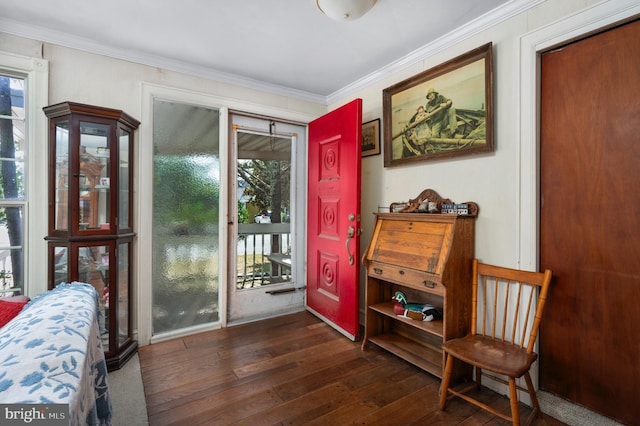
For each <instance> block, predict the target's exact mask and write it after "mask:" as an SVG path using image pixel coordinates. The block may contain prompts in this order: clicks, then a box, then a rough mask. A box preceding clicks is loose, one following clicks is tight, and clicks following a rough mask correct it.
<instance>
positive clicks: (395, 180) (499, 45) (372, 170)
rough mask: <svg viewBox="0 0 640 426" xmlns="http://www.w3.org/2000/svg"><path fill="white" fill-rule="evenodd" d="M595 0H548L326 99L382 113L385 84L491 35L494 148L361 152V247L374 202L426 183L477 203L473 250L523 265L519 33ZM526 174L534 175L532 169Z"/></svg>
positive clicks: (411, 192) (370, 114)
mask: <svg viewBox="0 0 640 426" xmlns="http://www.w3.org/2000/svg"><path fill="white" fill-rule="evenodd" d="M598 3H602V2H598V1H595V0H591V1H589V0H547V1H546V2H544V3H542V4H540V5H538V6H536V7H534V8H532V9H530V10H529V11H527V12H524V13H521V14H519V15H517V16H514V17H511V18H509V19H507V20H505V21H503V22H502V23H500V24H498V25H495V26H493V27H491V28H489V29H486V30H484V31H482V32H481V33H479V34H476V35H473V36H471V37H469V38H468V39H466V40H464V41H461V42H459V43H457V44H454V45H452V46H451V47H450V48H448V49H446V50H444V51H441V52H439V53H437V54H435V55H433V56H432V57H429V58H426V59H424V60H422V61H421V62H420V63H416V64H413V65H412V66H410V67H409V68H407V69H404V70H402V71H399V72H397V73H395V74H393V75H391V76H389V77H387V78H385V79H384V81H380V82H377V83H375V84H372V85H371V86H369V87H367V88H365V89H363V90H361V91H358V92H357V93H353V94H350V95H349V97H345V98H343V99H339V100H337V101H335V102H333V103H332V104H331V105H330V106H329V109H330V110H331V109H334V108H336V107H338V106H340V105H342V104H344V103H346V102H348V101H349V100H351V99H352V98H355V97H360V98H362V99H363V121H364V122H366V121H369V120H373V119H375V118H381V119H382V113H383V111H382V91H383V90H384V89H385V88H386V87H389V86H391V85H393V84H395V83H398V82H400V81H402V80H404V79H406V78H409V77H412V76H414V75H415V74H418V73H420V72H422V71H425V70H428V69H430V68H433V67H435V66H437V65H439V64H441V63H443V62H445V61H447V60H450V59H452V58H455V57H457V56H459V55H461V54H463V53H465V52H467V51H469V50H472V49H474V48H476V47H479V46H481V45H483V44H485V43H488V42H493V46H494V117H495V120H494V121H495V123H494V126H495V127H494V129H495V133H494V138H495V139H494V140H495V151H494V152H493V153H490V154H482V155H474V156H469V157H458V158H456V159H446V160H439V161H431V162H424V163H419V164H412V165H403V166H395V167H390V168H385V167H384V165H383V154H381V155H377V156H371V157H365V158H363V160H362V186H363V187H362V227H363V236H362V238H363V240H362V241H363V247H362V250H363V251H364V250H366V242H367V241H369V240H370V237H371V232H372V228H373V225H374V217H373V215H372V214H371V213H372V212H375V211H377V209H378V206H387V207H388V206H389V204H390V203H391V202H394V201H407V200H409V199H410V198H415V197H416V196H417V195H418V194H419V193H420V192H421V191H422V190H424V189H426V188H431V189H434V190H436V191H437V192H438V193H439V194H440V195H441V196H443V197H446V198H450V199H452V200H453V201H456V202H465V201H475V202H477V203H478V205H479V207H480V213H479V216H478V219H477V222H476V256H478V257H479V258H481V259H482V260H483V261H485V262H489V263H496V264H500V265H503V266H511V267H520V266H521V265H520V259H519V253H520V248H519V239H518V235H519V230H520V226H521V224H520V215H519V209H520V185H521V181H520V167H519V162H520V146H519V143H520V141H519V139H520V124H519V121H520V110H521V105H520V104H519V96H518V95H519V93H520V85H521V83H520V43H521V37H522V36H524V35H525V34H527V33H530V32H532V31H535V30H537V29H540V28H542V27H543V26H546V25H548V24H550V23H552V22H554V21H557V20H560V19H563V18H565V17H567V16H568V15H571V14H574V13H576V12H578V11H581V10H583V9H585V8H587V7H589V6H592V5H595V4H598ZM604 3H607V2H604ZM612 3H613V2H612ZM381 132H383V131H382V130H381ZM381 143H383V141H381ZM531 179H535V176H532V177H531ZM534 267H535V265H534Z"/></svg>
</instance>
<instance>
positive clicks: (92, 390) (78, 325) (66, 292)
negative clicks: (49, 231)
mask: <svg viewBox="0 0 640 426" xmlns="http://www.w3.org/2000/svg"><path fill="white" fill-rule="evenodd" d="M0 403H2V404H14V403H15V404H69V416H70V419H69V424H71V425H82V426H84V425H110V424H111V413H112V407H111V397H110V395H109V387H108V384H107V366H106V362H105V357H104V352H103V350H102V342H101V340H100V332H99V328H98V293H97V292H96V290H95V289H94V288H93V287H92V286H91V285H89V284H85V283H77V282H74V283H71V284H61V285H59V286H58V287H56V288H55V289H53V290H51V291H48V292H46V293H43V294H41V295H39V296H37V297H35V298H34V299H33V300H32V301H31V302H30V303H29V304H28V305H27V306H25V308H24V309H23V310H22V312H20V314H19V315H18V316H17V317H15V318H14V319H12V320H11V321H10V322H9V323H7V324H6V325H5V326H4V327H2V328H0Z"/></svg>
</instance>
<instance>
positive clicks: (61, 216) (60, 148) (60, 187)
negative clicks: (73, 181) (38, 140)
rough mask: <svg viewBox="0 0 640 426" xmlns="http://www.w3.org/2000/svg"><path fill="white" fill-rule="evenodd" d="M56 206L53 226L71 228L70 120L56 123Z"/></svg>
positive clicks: (60, 229) (59, 229)
mask: <svg viewBox="0 0 640 426" xmlns="http://www.w3.org/2000/svg"><path fill="white" fill-rule="evenodd" d="M53 141H54V143H55V146H54V148H53V152H55V174H54V185H55V195H54V197H55V208H54V212H53V215H54V222H53V228H54V230H56V231H68V230H69V183H70V182H69V122H68V121H61V122H58V123H56V125H55V138H54V139H53Z"/></svg>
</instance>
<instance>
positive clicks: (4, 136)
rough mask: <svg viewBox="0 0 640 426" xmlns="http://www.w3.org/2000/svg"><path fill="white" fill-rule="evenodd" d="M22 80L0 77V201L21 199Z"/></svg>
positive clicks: (22, 140) (22, 142)
mask: <svg viewBox="0 0 640 426" xmlns="http://www.w3.org/2000/svg"><path fill="white" fill-rule="evenodd" d="M24 111H25V109H24V80H23V79H19V78H12V77H8V76H1V75H0V160H1V161H0V183H1V185H0V198H2V199H5V200H22V199H24V181H23V180H24V166H23V164H22V162H23V161H24V146H25V145H24V142H25V139H24V137H25V128H24V123H25V120H24Z"/></svg>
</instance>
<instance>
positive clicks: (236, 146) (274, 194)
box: [228, 115, 304, 322]
mask: <svg viewBox="0 0 640 426" xmlns="http://www.w3.org/2000/svg"><path fill="white" fill-rule="evenodd" d="M231 119H232V122H233V134H232V137H231V138H230V142H231V144H232V146H231V147H230V154H232V155H233V157H232V158H234V160H233V161H231V162H230V163H231V164H230V167H229V168H230V176H231V178H230V182H233V184H234V185H235V188H234V189H232V190H231V191H230V198H231V199H230V203H229V206H230V210H231V211H232V212H233V213H235V219H234V220H231V221H230V231H229V234H230V238H229V245H230V247H229V257H230V259H229V265H230V268H229V288H228V291H229V307H228V308H229V311H228V312H229V320H230V322H238V321H247V320H251V319H256V318H261V317H266V316H269V315H271V314H273V313H276V312H284V311H287V310H292V309H295V308H296V307H297V308H298V309H299V308H301V307H302V303H303V296H304V288H303V286H300V285H299V284H296V283H299V282H300V281H299V280H297V279H296V273H298V268H297V265H296V261H297V260H299V258H298V253H297V252H296V250H295V247H296V245H297V243H296V241H295V236H296V232H295V224H296V218H297V217H298V215H297V214H296V212H297V209H296V208H295V200H296V194H295V188H296V171H297V168H296V165H295V164H294V163H295V161H294V158H295V153H296V149H297V145H298V143H297V140H298V138H297V133H293V132H292V128H293V126H292V125H287V124H284V123H276V122H274V121H270V120H264V119H258V118H252V117H239V116H235V115H234V116H232V118H231ZM299 130H301V131H304V129H303V128H302V129H299ZM234 206H235V207H236V208H235V209H234Z"/></svg>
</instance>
